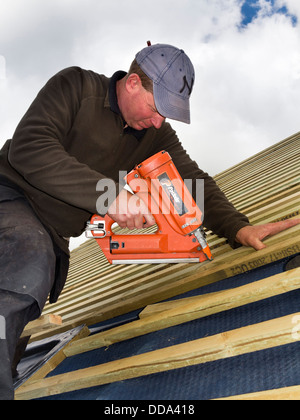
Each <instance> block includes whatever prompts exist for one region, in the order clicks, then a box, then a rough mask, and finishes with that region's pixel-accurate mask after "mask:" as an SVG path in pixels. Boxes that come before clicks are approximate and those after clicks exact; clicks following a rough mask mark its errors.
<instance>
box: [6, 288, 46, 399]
mask: <svg viewBox="0 0 300 420" xmlns="http://www.w3.org/2000/svg"><path fill="white" fill-rule="evenodd" d="M38 316H39V307H38V305H37V303H36V301H35V300H34V299H33V298H32V297H31V296H26V295H21V294H17V293H13V292H8V291H3V290H0V400H13V399H14V388H13V379H12V363H13V360H14V356H15V351H16V347H17V344H18V341H19V337H20V335H21V334H22V332H23V329H24V327H25V325H26V324H27V323H28V322H30V321H31V320H33V319H35V318H37V317H38Z"/></svg>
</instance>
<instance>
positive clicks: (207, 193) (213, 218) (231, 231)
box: [153, 123, 250, 248]
mask: <svg viewBox="0 0 300 420" xmlns="http://www.w3.org/2000/svg"><path fill="white" fill-rule="evenodd" d="M160 150H166V151H168V152H169V153H170V155H171V157H172V159H173V161H174V164H175V166H176V168H177V169H178V171H179V173H180V175H181V177H182V178H183V180H192V185H193V198H194V199H196V180H197V179H203V180H204V221H203V225H204V226H205V227H206V228H207V229H209V230H212V231H213V232H214V233H215V234H216V235H218V236H220V237H224V238H227V239H228V242H229V244H230V246H231V247H232V248H237V247H239V246H240V244H238V243H237V242H236V241H235V237H236V234H237V232H238V231H239V230H240V229H241V228H242V227H245V226H248V225H249V224H250V223H249V220H248V218H247V217H246V216H245V215H244V214H242V213H240V212H239V211H237V210H236V208H235V207H234V206H233V204H232V203H230V201H229V200H228V199H227V197H226V196H225V194H224V193H223V192H222V191H221V189H220V188H219V187H218V185H217V184H216V182H215V181H214V179H213V178H212V177H211V176H209V175H208V174H207V173H206V172H204V171H202V170H201V169H200V168H199V167H198V165H197V163H196V162H195V161H194V160H192V159H191V158H190V156H189V155H188V153H187V152H186V151H185V149H184V148H183V146H182V144H181V143H180V141H179V139H178V137H177V135H176V133H175V131H174V130H173V129H172V128H171V127H170V125H169V124H167V123H165V124H164V125H163V127H162V129H161V132H160V136H159V139H158V140H157V141H156V142H155V144H154V150H153V153H157V152H159V151H160ZM202 210H203V209H202Z"/></svg>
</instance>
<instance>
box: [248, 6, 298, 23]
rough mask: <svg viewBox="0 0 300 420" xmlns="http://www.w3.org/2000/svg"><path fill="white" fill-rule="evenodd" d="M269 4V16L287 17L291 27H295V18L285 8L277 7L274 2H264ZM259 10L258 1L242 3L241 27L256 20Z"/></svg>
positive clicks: (296, 19)
mask: <svg viewBox="0 0 300 420" xmlns="http://www.w3.org/2000/svg"><path fill="white" fill-rule="evenodd" d="M266 1H267V2H268V3H269V4H270V12H269V13H270V14H275V13H278V14H283V15H286V16H288V17H289V18H290V19H291V21H292V23H293V25H296V24H297V22H298V18H297V16H295V15H293V14H291V13H290V12H289V10H288V8H287V6H278V5H277V3H276V1H275V0H266ZM260 10H261V4H260V1H259V0H246V1H244V2H243V4H242V7H241V11H242V22H241V26H242V27H245V26H247V25H248V24H249V23H251V22H252V21H253V20H254V19H256V18H257V16H258V14H259V12H260Z"/></svg>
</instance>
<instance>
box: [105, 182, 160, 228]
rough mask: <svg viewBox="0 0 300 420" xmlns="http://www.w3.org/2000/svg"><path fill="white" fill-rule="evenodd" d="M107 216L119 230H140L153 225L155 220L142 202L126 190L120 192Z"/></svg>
mask: <svg viewBox="0 0 300 420" xmlns="http://www.w3.org/2000/svg"><path fill="white" fill-rule="evenodd" d="M107 214H108V216H110V217H111V218H112V219H113V220H114V221H115V222H117V223H118V225H119V226H120V227H121V228H128V229H142V228H147V227H150V226H153V225H155V219H154V217H153V216H152V214H151V213H150V212H149V209H148V207H147V206H146V204H145V203H144V202H143V200H141V199H140V198H139V197H138V196H137V195H136V194H130V192H129V191H127V190H126V189H123V190H122V191H121V192H120V194H119V195H118V197H117V198H116V199H115V201H114V202H113V203H112V204H111V206H110V207H109V209H108V212H107ZM144 222H145V223H144Z"/></svg>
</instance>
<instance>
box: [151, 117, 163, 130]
mask: <svg viewBox="0 0 300 420" xmlns="http://www.w3.org/2000/svg"><path fill="white" fill-rule="evenodd" d="M164 121H165V117H163V116H162V115H156V116H155V117H153V118H151V123H152V125H153V126H154V127H155V128H157V129H158V128H160V127H161V126H162V123H163V122H164Z"/></svg>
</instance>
